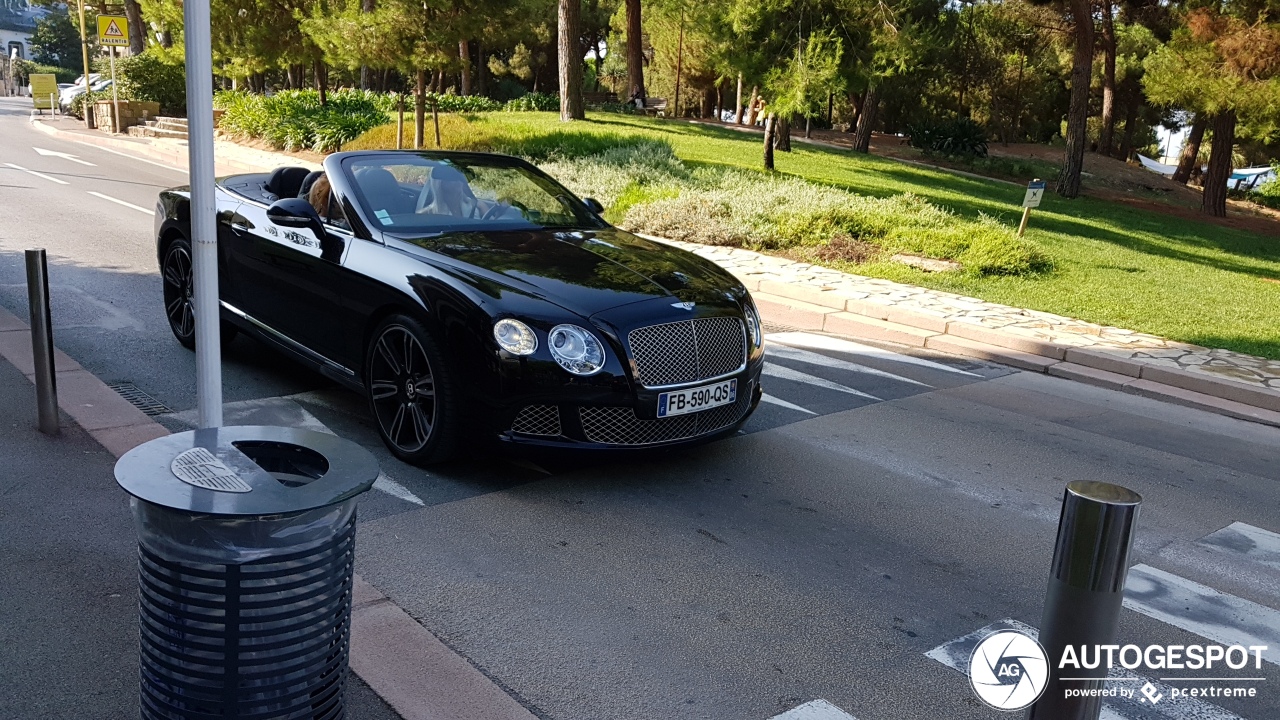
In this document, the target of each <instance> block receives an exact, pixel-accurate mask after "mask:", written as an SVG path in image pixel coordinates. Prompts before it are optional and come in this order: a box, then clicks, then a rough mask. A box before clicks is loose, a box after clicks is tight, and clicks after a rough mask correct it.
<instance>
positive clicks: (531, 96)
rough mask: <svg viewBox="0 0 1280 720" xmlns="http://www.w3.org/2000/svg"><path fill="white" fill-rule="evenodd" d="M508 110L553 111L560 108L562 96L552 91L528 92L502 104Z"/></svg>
mask: <svg viewBox="0 0 1280 720" xmlns="http://www.w3.org/2000/svg"><path fill="white" fill-rule="evenodd" d="M502 109H503V110H506V111H507V112H552V111H555V110H559V109H560V96H559V95H552V94H550V93H536V92H531V93H526V94H524V95H521V96H520V97H518V98H516V99H514V100H508V101H507V104H506V105H503V106H502Z"/></svg>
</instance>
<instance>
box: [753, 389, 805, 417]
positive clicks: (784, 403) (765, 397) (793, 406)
mask: <svg viewBox="0 0 1280 720" xmlns="http://www.w3.org/2000/svg"><path fill="white" fill-rule="evenodd" d="M760 399H761V400H763V401H765V402H767V403H769V404H771V405H777V406H778V407H784V408H786V409H788V410H799V411H800V412H802V413H809V414H810V415H817V414H818V413H816V412H814V411H812V410H809V409H808V408H802V407H800V406H799V405H796V404H795V403H789V402H787V401H786V400H783V399H782V398H776V397H774V396H772V395H770V394H769V393H764V394H762V395H761V396H760Z"/></svg>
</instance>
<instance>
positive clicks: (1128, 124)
mask: <svg viewBox="0 0 1280 720" xmlns="http://www.w3.org/2000/svg"><path fill="white" fill-rule="evenodd" d="M1141 107H1142V96H1141V95H1140V94H1138V93H1137V92H1136V91H1135V92H1134V93H1133V96H1132V97H1131V98H1130V99H1129V109H1128V111H1127V112H1126V113H1125V116H1124V136H1123V137H1122V138H1121V140H1120V159H1121V160H1124V161H1125V162H1129V156H1130V155H1132V154H1133V135H1134V133H1135V132H1136V131H1137V125H1138V109H1139V108H1141Z"/></svg>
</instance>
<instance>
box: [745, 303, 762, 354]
mask: <svg viewBox="0 0 1280 720" xmlns="http://www.w3.org/2000/svg"><path fill="white" fill-rule="evenodd" d="M742 311H743V314H744V315H746V316H747V335H748V336H750V338H751V347H760V346H762V345H763V344H764V328H762V327H761V326H760V313H759V312H758V311H757V310H756V304H755V303H754V302H752V300H751V298H750V297H748V298H747V302H746V303H745V304H743V306H742Z"/></svg>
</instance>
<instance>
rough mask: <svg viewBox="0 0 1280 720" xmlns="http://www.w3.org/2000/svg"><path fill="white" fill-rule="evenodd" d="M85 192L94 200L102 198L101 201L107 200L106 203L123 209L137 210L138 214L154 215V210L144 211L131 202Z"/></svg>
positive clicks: (89, 191) (97, 193)
mask: <svg viewBox="0 0 1280 720" xmlns="http://www.w3.org/2000/svg"><path fill="white" fill-rule="evenodd" d="M86 192H88V193H89V194H90V195H92V196H94V197H96V198H102V199H103V200H108V201H110V202H113V203H115V204H117V205H123V206H125V207H127V208H131V209H133V210H137V211H138V212H140V213H146V214H148V215H153V216H154V215H155V214H156V211H155V210H148V209H146V208H144V207H142V206H141V205H134V204H133V203H131V202H125V201H124V200H120V199H118V198H113V197H111V196H110V195H103V194H102V193H100V192H94V191H92V190H87V191H86Z"/></svg>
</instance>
